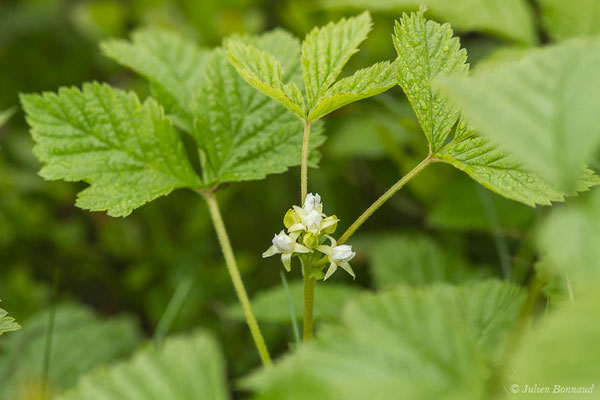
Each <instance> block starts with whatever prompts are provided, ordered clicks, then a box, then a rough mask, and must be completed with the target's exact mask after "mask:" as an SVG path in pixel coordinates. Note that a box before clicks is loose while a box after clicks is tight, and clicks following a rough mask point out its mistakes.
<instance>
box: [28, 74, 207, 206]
mask: <svg viewBox="0 0 600 400" xmlns="http://www.w3.org/2000/svg"><path fill="white" fill-rule="evenodd" d="M21 102H22V103H23V108H24V109H25V112H26V113H27V121H28V122H29V125H30V126H31V134H32V136H33V139H34V140H35V142H36V146H35V148H34V151H35V154H36V156H37V157H38V158H39V160H40V161H42V162H43V163H44V164H45V165H44V167H43V168H42V170H41V171H40V175H42V176H43V177H44V178H46V179H50V180H57V179H64V180H67V181H85V182H87V183H89V184H90V187H89V188H87V189H85V190H83V191H82V192H80V193H79V195H78V199H77V205H78V206H79V207H81V208H84V209H89V210H92V211H103V210H107V211H108V214H109V215H111V216H126V215H128V214H130V213H131V211H132V210H133V209H135V208H137V207H140V206H141V205H143V204H145V203H147V202H149V201H151V200H153V199H155V198H157V197H159V196H163V195H166V194H168V193H169V192H171V191H172V190H173V189H176V188H181V187H192V188H195V187H199V186H201V181H200V178H199V177H198V176H197V175H196V173H195V172H194V170H193V169H192V167H191V165H190V163H189V161H188V159H187V156H186V153H185V150H184V147H183V144H182V142H181V139H180V138H179V136H178V135H177V133H176V132H175V131H174V129H173V127H172V125H171V122H170V120H169V119H168V118H167V117H166V116H165V115H164V112H163V110H162V108H161V107H160V106H159V105H158V104H157V103H156V102H155V101H154V100H152V99H148V100H146V101H145V102H144V103H143V104H142V103H140V101H139V100H138V98H137V96H136V95H135V94H133V93H128V92H124V91H121V90H117V89H114V88H111V87H110V86H108V85H101V84H97V83H91V84H84V85H83V89H82V90H79V89H77V88H62V89H60V90H59V91H58V94H55V93H44V94H42V95H23V96H21Z"/></svg>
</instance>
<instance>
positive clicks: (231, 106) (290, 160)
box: [194, 43, 324, 183]
mask: <svg viewBox="0 0 600 400" xmlns="http://www.w3.org/2000/svg"><path fill="white" fill-rule="evenodd" d="M259 45H260V43H259ZM259 48H260V47H259ZM196 116H197V119H196V123H195V132H194V136H195V138H196V141H197V143H198V145H199V147H200V148H201V149H202V150H203V152H204V155H205V160H204V165H203V166H204V170H203V173H204V176H205V180H206V181H207V182H209V183H211V182H213V183H215V182H228V181H242V180H254V179H262V178H264V177H265V176H266V175H268V174H273V173H280V172H284V171H286V170H287V168H288V167H291V166H294V165H299V164H300V162H301V151H300V149H301V148H302V137H303V124H302V122H301V121H300V120H299V119H298V118H296V117H295V116H294V115H292V114H291V113H288V112H285V110H284V109H283V107H282V106H281V105H279V104H277V103H276V102H275V101H273V100H271V99H269V98H267V97H265V96H264V95H262V94H261V93H259V92H258V91H256V90H254V89H253V88H252V87H250V86H249V85H247V84H246V82H245V81H244V80H243V79H242V78H241V77H240V75H239V74H238V73H237V72H236V70H235V68H234V67H233V66H232V65H231V64H230V63H229V61H228V60H227V56H226V53H225V51H224V50H222V49H217V50H215V51H214V52H213V53H212V54H211V56H210V58H209V61H208V65H207V69H206V82H205V83H204V85H203V88H202V92H201V93H200V96H199V99H198V111H197V113H196ZM321 132H322V128H321V126H320V125H319V124H317V125H316V126H313V129H312V130H311V141H310V144H311V154H312V160H313V165H314V164H315V163H314V161H315V160H316V159H317V157H318V153H317V152H316V151H315V149H316V148H317V147H318V146H319V145H321V144H322V143H323V141H324V137H323V136H322V134H321Z"/></svg>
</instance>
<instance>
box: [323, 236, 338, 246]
mask: <svg viewBox="0 0 600 400" xmlns="http://www.w3.org/2000/svg"><path fill="white" fill-rule="evenodd" d="M325 236H326V237H327V239H329V241H330V242H331V247H335V246H337V241H336V240H335V239H334V238H333V236H331V235H325Z"/></svg>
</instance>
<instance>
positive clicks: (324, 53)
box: [302, 11, 371, 110]
mask: <svg viewBox="0 0 600 400" xmlns="http://www.w3.org/2000/svg"><path fill="white" fill-rule="evenodd" d="M370 30H371V16H370V15H369V13H368V12H367V11H365V12H364V13H362V14H360V15H358V16H356V17H352V18H348V19H346V18H343V19H341V20H340V21H338V22H336V23H333V22H331V23H329V24H327V25H325V26H323V27H317V28H314V29H313V30H312V31H311V32H310V33H309V34H308V35H306V38H305V39H304V41H303V42H302V71H303V72H304V84H305V85H306V96H307V99H308V105H309V109H311V110H312V109H313V108H314V107H315V106H316V105H317V104H318V103H319V102H320V101H321V100H322V98H323V95H324V94H325V92H326V91H327V90H328V89H329V87H330V86H331V85H332V84H333V83H334V82H335V79H336V78H337V76H338V75H339V74H340V72H342V68H343V67H344V65H346V63H347V62H348V60H349V59H350V57H352V55H353V54H355V53H356V52H358V49H357V47H358V46H359V45H360V44H361V43H362V42H363V41H364V40H365V39H366V38H367V34H368V33H369V31H370Z"/></svg>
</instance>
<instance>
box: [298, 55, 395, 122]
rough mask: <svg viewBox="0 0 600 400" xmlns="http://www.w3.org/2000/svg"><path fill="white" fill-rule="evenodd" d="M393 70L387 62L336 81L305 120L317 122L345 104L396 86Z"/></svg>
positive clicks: (391, 65)
mask: <svg viewBox="0 0 600 400" xmlns="http://www.w3.org/2000/svg"><path fill="white" fill-rule="evenodd" d="M394 69H395V68H394V64H392V63H390V62H389V61H386V62H381V63H377V64H374V65H372V66H370V67H369V68H364V69H361V70H359V71H356V72H355V73H354V75H352V76H350V77H348V78H344V79H341V80H339V81H337V82H336V83H335V84H333V86H332V87H330V88H329V89H327V91H326V92H325V94H324V95H323V96H322V98H321V100H320V101H319V102H318V104H316V105H315V106H314V107H313V108H312V109H311V111H310V114H309V115H308V118H307V119H308V120H309V121H313V120H317V119H319V118H321V117H323V116H325V115H327V114H329V113H330V112H332V111H335V110H337V109H338V108H341V107H343V106H345V105H347V104H350V103H353V102H355V101H358V100H362V99H366V98H367V97H372V96H375V95H378V94H380V93H383V92H385V91H386V90H388V89H390V88H392V87H393V86H395V85H396V77H395V71H394Z"/></svg>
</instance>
